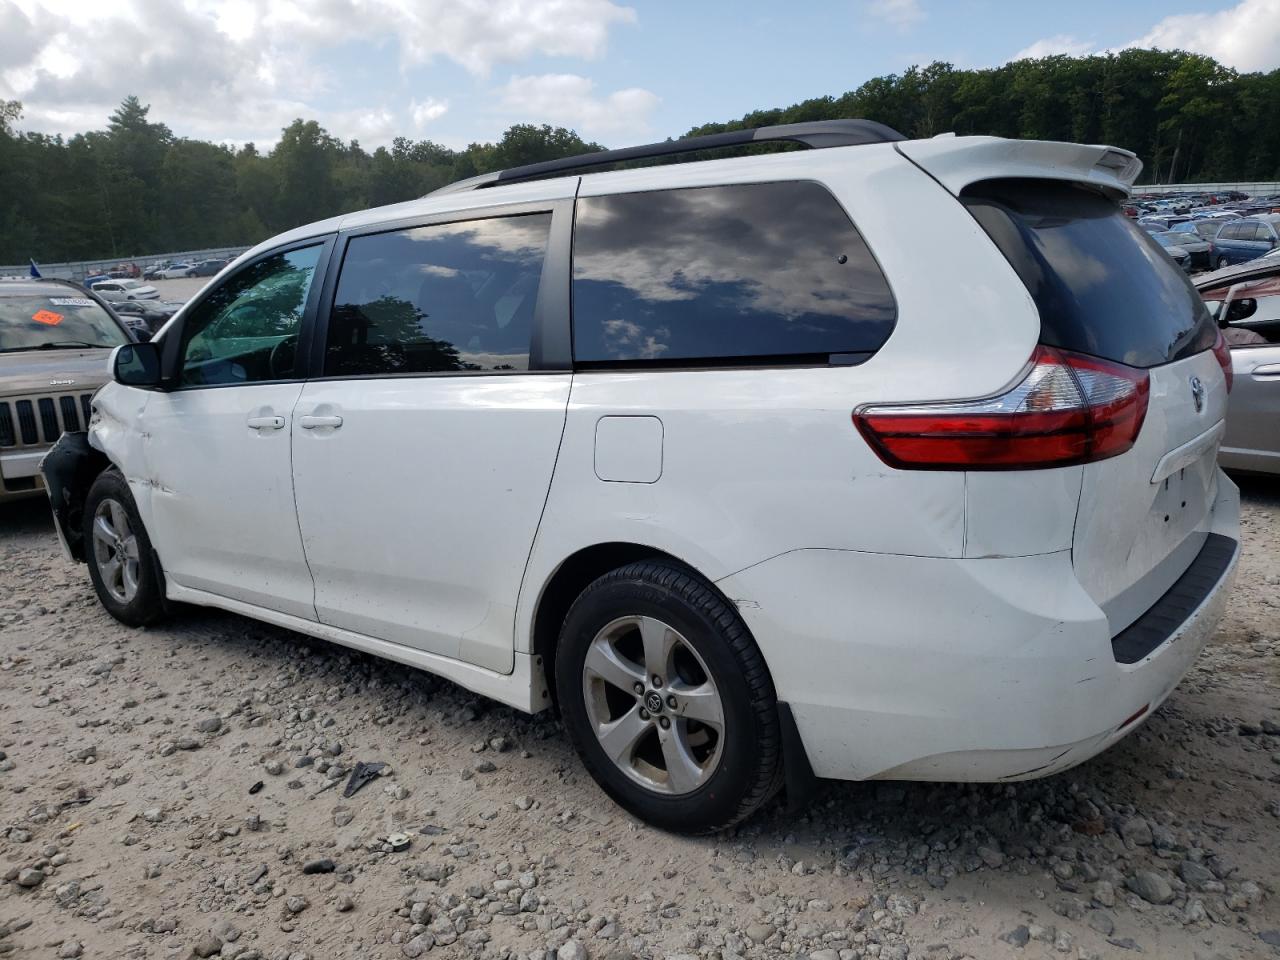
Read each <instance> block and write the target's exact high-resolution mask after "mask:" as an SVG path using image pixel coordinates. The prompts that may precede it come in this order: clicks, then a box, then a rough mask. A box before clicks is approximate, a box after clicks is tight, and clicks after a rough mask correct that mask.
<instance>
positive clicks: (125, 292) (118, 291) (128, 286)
mask: <svg viewBox="0 0 1280 960" xmlns="http://www.w3.org/2000/svg"><path fill="white" fill-rule="evenodd" d="M92 289H93V292H94V293H96V294H97V295H98V296H100V297H101V298H102V299H103V300H108V301H112V302H119V301H121V300H155V299H156V298H158V297H159V296H160V291H159V290H157V289H156V288H155V287H153V286H151V284H149V283H143V282H142V281H141V280H99V281H98V282H97V283H95V284H94V285H93V287H92Z"/></svg>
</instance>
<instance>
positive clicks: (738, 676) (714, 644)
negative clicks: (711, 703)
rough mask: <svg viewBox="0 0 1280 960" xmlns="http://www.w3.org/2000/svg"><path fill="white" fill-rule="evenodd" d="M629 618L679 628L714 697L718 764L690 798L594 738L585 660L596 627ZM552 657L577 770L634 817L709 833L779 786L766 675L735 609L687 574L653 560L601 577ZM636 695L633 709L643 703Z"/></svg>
mask: <svg viewBox="0 0 1280 960" xmlns="http://www.w3.org/2000/svg"><path fill="white" fill-rule="evenodd" d="M631 617H650V618H654V619H658V620H660V621H662V622H663V623H664V624H666V625H669V626H670V628H672V629H673V630H674V631H676V632H678V633H679V634H680V635H681V640H682V642H683V643H684V644H685V645H687V646H688V647H690V648H692V649H693V651H695V652H696V655H697V656H698V657H699V658H701V661H702V665H704V666H705V672H706V674H707V676H708V677H709V678H710V679H711V680H712V681H713V683H714V686H715V690H716V693H717V694H718V695H719V699H720V703H721V705H722V711H723V721H724V722H723V732H722V733H721V734H719V735H718V737H717V743H718V744H719V746H718V749H719V754H718V757H719V759H718V762H717V763H715V765H714V766H713V767H711V768H710V770H709V772H708V773H707V774H706V779H705V781H704V782H702V783H701V784H700V785H699V786H697V787H696V789H693V790H692V791H691V792H686V793H683V794H678V795H672V794H670V793H662V792H658V791H657V790H653V789H649V788H646V787H645V786H643V785H641V784H640V783H637V782H636V781H634V780H633V779H632V778H631V777H630V776H629V775H628V774H627V773H626V772H624V770H623V769H622V768H621V767H620V766H619V765H618V764H617V763H615V762H614V760H613V759H611V758H610V756H609V755H608V753H606V751H605V749H604V748H603V746H602V745H601V742H600V740H599V739H598V737H597V735H596V731H595V726H594V724H593V722H592V720H591V713H590V710H591V709H592V708H591V707H590V706H589V705H588V702H587V700H588V695H587V693H586V692H585V690H584V680H583V677H584V665H585V662H586V657H587V654H588V651H589V650H590V648H591V645H592V643H593V641H595V640H596V638H597V636H598V635H600V634H601V631H602V630H604V629H605V628H606V627H607V626H609V625H611V624H613V623H615V622H617V621H618V620H619V619H620V618H631ZM555 659H556V665H555V673H556V690H557V694H558V698H559V706H560V711H561V715H562V717H563V720H564V725H565V728H566V730H567V732H568V734H569V738H570V740H571V741H572V743H573V745H574V747H575V748H576V750H577V751H578V755H579V756H580V757H581V758H582V762H583V765H584V766H585V767H586V768H587V771H588V772H589V773H590V774H591V776H592V777H593V778H594V779H595V781H596V782H597V783H598V784H599V785H600V786H601V787H602V788H603V789H604V791H605V793H607V794H609V796H610V797H612V798H613V799H614V801H616V802H617V803H618V804H619V805H620V806H622V807H624V808H625V809H626V810H628V811H630V812H631V813H632V814H634V815H635V816H637V817H639V818H640V819H641V820H644V821H646V822H648V823H651V824H653V825H654V826H656V827H660V828H661V829H663V830H669V831H672V832H676V833H687V834H707V833H714V832H716V831H720V830H724V829H726V828H728V827H730V826H732V825H733V824H735V823H737V822H739V821H740V820H743V819H745V818H746V817H749V816H750V815H751V814H752V813H754V812H755V811H756V810H758V809H759V808H760V807H761V805H763V804H764V803H766V802H767V801H768V800H769V799H770V798H771V797H773V796H774V795H775V794H776V793H777V792H778V790H779V789H780V788H781V785H782V733H781V727H780V723H779V719H778V704H777V696H776V694H775V692H774V688H773V680H772V678H771V677H770V676H769V670H768V668H767V666H766V665H765V662H764V658H763V657H762V656H761V654H760V650H759V648H758V647H757V646H756V644H755V641H754V640H753V639H752V637H751V634H750V632H749V631H748V630H747V627H746V624H744V623H743V622H742V618H741V617H740V616H739V615H738V612H737V610H735V609H734V608H733V607H732V606H731V605H730V604H729V603H727V602H726V601H725V600H724V598H723V597H721V596H720V594H718V593H717V592H716V591H715V590H714V589H713V588H712V587H711V586H710V585H709V584H708V583H707V582H706V581H705V580H703V579H702V578H701V577H699V576H697V574H695V573H694V572H693V571H691V570H689V569H687V568H685V567H682V566H679V565H677V564H675V563H672V562H665V561H659V560H653V561H639V562H636V563H632V564H628V565H627V566H625V567H621V568H619V569H617V570H614V571H612V572H610V573H608V574H605V575H604V576H602V577H600V578H599V579H598V580H596V581H595V582H594V583H592V584H591V585H590V586H589V587H587V589H586V590H584V591H583V592H582V594H581V596H579V597H578V599H577V600H576V601H575V602H574V604H573V606H572V607H571V608H570V610H569V613H568V615H567V616H566V617H565V622H564V627H563V629H562V631H561V634H560V642H559V645H558V646H557V649H556V658H555ZM642 669H643V668H642ZM636 696H637V701H638V702H637V704H636V707H637V709H638V707H639V706H641V705H643V703H644V698H643V696H641V695H636ZM620 709H622V710H629V709H630V707H629V706H628V705H625V704H624V705H623V706H622V707H621V708H620ZM641 716H643V714H641ZM675 722H676V723H679V721H678V720H676V721H675ZM695 728H696V724H695ZM664 729H667V728H664ZM686 729H688V727H686ZM670 732H674V728H671V730H670ZM655 735H656V731H655Z"/></svg>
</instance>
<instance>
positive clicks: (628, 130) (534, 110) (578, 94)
mask: <svg viewBox="0 0 1280 960" xmlns="http://www.w3.org/2000/svg"><path fill="white" fill-rule="evenodd" d="M500 92H501V99H502V106H503V108H504V109H505V110H506V111H507V112H508V113H510V114H512V115H513V116H516V117H519V118H520V119H522V120H525V121H527V122H530V123H550V124H553V125H556V126H563V127H571V128H573V129H574V130H577V131H578V133H579V134H581V135H582V136H583V137H584V138H586V139H593V138H595V137H598V136H613V137H617V136H619V135H622V136H636V135H641V134H645V133H648V132H649V129H650V128H649V117H650V116H651V115H652V113H653V111H654V110H655V109H656V108H657V106H658V103H659V100H658V96H657V95H656V94H654V93H651V92H650V91H648V90H643V89H641V88H639V87H629V88H627V89H625V90H615V91H614V92H613V93H610V94H608V95H607V96H597V95H596V93H595V84H594V83H593V82H592V81H591V80H589V79H588V78H586V77H580V76H578V75H576V74H572V73H546V74H542V75H539V76H531V77H512V78H511V79H510V80H509V81H508V82H507V84H506V85H505V86H504V87H502V89H501V91H500Z"/></svg>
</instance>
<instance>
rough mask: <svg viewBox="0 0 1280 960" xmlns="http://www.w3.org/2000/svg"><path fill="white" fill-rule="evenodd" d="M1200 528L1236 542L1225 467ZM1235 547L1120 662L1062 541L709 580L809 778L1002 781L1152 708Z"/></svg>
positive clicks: (1221, 600) (1216, 592)
mask: <svg viewBox="0 0 1280 960" xmlns="http://www.w3.org/2000/svg"><path fill="white" fill-rule="evenodd" d="M1207 525H1208V530H1207V531H1206V532H1207V533H1210V534H1216V535H1217V536H1220V537H1224V538H1227V539H1229V540H1231V541H1235V542H1238V540H1239V531H1238V527H1239V494H1238V491H1237V490H1236V488H1235V486H1234V484H1232V483H1231V482H1230V481H1229V480H1227V479H1226V478H1225V477H1219V484H1218V498H1217V502H1216V503H1215V504H1214V507H1213V510H1212V513H1211V515H1210V517H1209V518H1208V521H1207ZM1238 556H1239V548H1238V546H1237V547H1235V548H1234V549H1233V550H1232V552H1231V555H1230V558H1229V559H1228V560H1227V562H1226V563H1225V569H1223V570H1222V572H1221V574H1220V576H1218V577H1217V579H1216V580H1215V581H1214V582H1213V583H1212V584H1211V585H1208V586H1207V587H1206V588H1205V589H1203V590H1202V593H1203V598H1202V599H1201V600H1200V601H1199V602H1198V603H1196V604H1195V605H1194V608H1193V609H1191V611H1190V612H1189V613H1188V614H1187V615H1186V616H1185V618H1184V619H1182V620H1181V621H1180V622H1177V623H1173V624H1170V625H1169V626H1170V629H1169V630H1168V631H1167V636H1166V639H1164V640H1162V641H1161V642H1159V643H1158V644H1157V645H1155V646H1154V647H1153V648H1152V649H1150V652H1149V653H1147V654H1146V655H1145V656H1142V657H1141V658H1140V659H1138V660H1137V662H1134V663H1131V664H1126V663H1120V662H1118V661H1117V658H1116V653H1115V651H1114V650H1113V648H1112V640H1113V638H1112V635H1111V630H1110V628H1109V626H1108V621H1107V617H1106V615H1105V614H1104V613H1103V611H1102V610H1101V609H1100V608H1099V607H1098V605H1097V604H1096V603H1095V602H1094V601H1093V599H1092V598H1091V597H1089V595H1088V594H1087V593H1086V592H1085V591H1084V589H1083V588H1082V587H1081V586H1080V584H1079V582H1078V581H1077V580H1076V577H1075V574H1074V571H1073V568H1072V563H1071V554H1070V552H1069V551H1062V552H1057V553H1049V554H1042V555H1039V556H1029V557H1010V558H992V559H981V560H977V559H975V560H950V559H940V558H939V559H935V558H922V557H903V556H896V555H886V554H868V553H857V552H853V551H839V550H798V551H794V552H792V553H788V554H784V555H782V556H780V557H776V558H774V559H772V560H768V561H766V562H764V563H762V564H758V565H756V566H754V567H751V568H748V569H747V570H744V571H741V572H739V573H737V574H734V575H732V576H730V577H727V578H725V579H724V580H722V581H720V584H719V585H720V587H721V588H722V589H723V590H724V591H725V593H726V594H727V595H728V596H729V597H730V598H732V599H734V600H735V602H737V604H738V608H739V610H740V611H741V613H742V616H743V618H744V619H745V620H746V621H747V624H748V625H749V626H750V627H751V629H752V631H753V633H754V635H755V637H756V640H757V642H758V643H759V644H760V647H761V649H762V651H763V653H764V656H765V659H766V661H767V662H768V663H769V667H770V670H771V672H772V673H773V678H774V684H775V686H776V688H777V693H778V698H779V699H780V700H782V701H785V702H787V703H788V704H790V706H791V710H792V712H793V714H794V717H795V721H796V727H797V729H798V731H799V734H800V739H801V740H802V742H803V743H804V747H805V751H806V753H807V754H808V757H809V761H810V763H811V764H812V766H813V769H814V772H815V773H816V774H817V775H818V776H820V777H830V778H837V779H846V780H859V779H902V780H966V781H967V780H974V781H990V780H1017V779H1030V778H1034V777H1040V776H1046V775H1048V774H1051V773H1056V772H1058V771H1060V770H1064V769H1066V768H1068V767H1071V766H1073V765H1075V764H1077V763H1080V762H1081V761H1083V760H1086V759H1088V758H1089V757H1091V756H1093V755H1094V754H1096V753H1098V752H1099V751H1101V750H1103V749H1105V748H1106V747H1107V746H1109V745H1110V744H1112V743H1114V742H1115V741H1116V740H1118V739H1120V737H1122V736H1124V735H1125V734H1127V733H1129V732H1130V731H1132V730H1133V729H1136V727H1137V726H1139V725H1140V723H1141V720H1142V719H1143V718H1145V717H1146V716H1148V715H1150V713H1151V712H1152V711H1154V710H1155V708H1156V707H1157V706H1158V705H1159V704H1160V703H1161V702H1162V701H1163V700H1164V699H1165V698H1166V697H1167V696H1168V695H1169V693H1170V692H1171V691H1172V690H1173V688H1174V687H1175V686H1176V685H1177V683H1178V681H1179V680H1180V679H1181V678H1182V676H1183V675H1184V674H1185V673H1186V671H1187V670H1188V669H1189V668H1190V666H1191V665H1192V663H1193V662H1194V661H1195V659H1196V657H1197V656H1198V655H1199V653H1200V651H1201V650H1202V649H1203V647H1204V645H1205V643H1206V642H1207V641H1208V638H1209V636H1210V635H1211V634H1212V632H1213V630H1214V628H1215V627H1216V625H1217V623H1218V620H1219V619H1220V618H1221V616H1222V612H1223V610H1224V608H1225V605H1226V601H1227V596H1228V594H1229V592H1230V586H1231V583H1232V581H1233V577H1234V572H1235V567H1236V562H1237V559H1238ZM1175 589H1177V588H1176V587H1175ZM1171 592H1172V591H1171ZM1159 606H1160V605H1159V604H1157V607H1159ZM1154 609H1155V608H1153V610H1154ZM1135 715H1137V716H1135Z"/></svg>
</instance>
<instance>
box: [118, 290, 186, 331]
mask: <svg viewBox="0 0 1280 960" xmlns="http://www.w3.org/2000/svg"><path fill="white" fill-rule="evenodd" d="M112 306H113V307H114V308H115V312H116V314H117V315H118V316H119V317H120V318H121V319H123V320H124V321H125V323H126V324H128V325H129V326H130V328H131V329H134V331H135V332H141V333H142V334H143V336H142V339H144V340H149V339H151V335H152V334H153V333H155V332H156V331H157V330H159V329H160V328H161V327H162V326H164V324H165V322H166V321H168V319H169V318H170V317H172V316H173V315H174V314H175V313H177V312H178V310H180V309H181V308H182V303H181V302H180V301H175V300H125V301H121V302H119V303H115V304H112ZM134 320H136V324H135V323H134V322H133V321H134Z"/></svg>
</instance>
